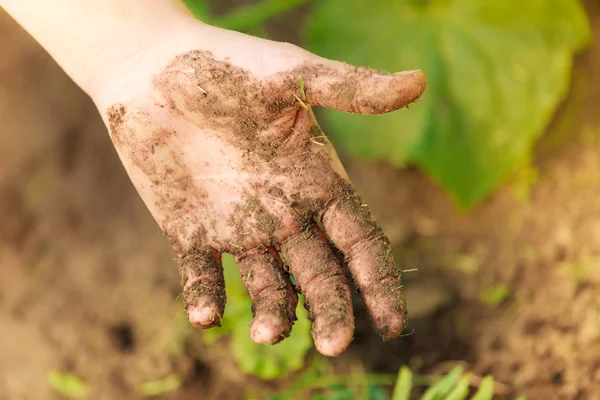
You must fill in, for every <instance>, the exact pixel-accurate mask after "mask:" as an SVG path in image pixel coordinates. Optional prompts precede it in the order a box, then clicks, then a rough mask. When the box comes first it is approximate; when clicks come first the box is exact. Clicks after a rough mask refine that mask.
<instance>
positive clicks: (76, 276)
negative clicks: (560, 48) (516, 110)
mask: <svg viewBox="0 0 600 400" xmlns="http://www.w3.org/2000/svg"><path fill="white" fill-rule="evenodd" d="M224 3H227V2H222V4H224ZM222 4H221V5H222ZM587 5H588V9H589V11H590V14H591V16H592V20H593V28H594V37H595V39H596V40H595V43H594V45H593V46H592V48H591V49H589V50H588V51H586V53H585V54H583V55H581V56H579V57H578V59H577V67H576V70H575V72H574V85H573V88H572V93H571V94H570V97H569V99H568V100H567V101H566V102H565V104H564V105H563V107H562V109H561V111H560V112H559V113H558V115H557V117H556V120H555V122H554V124H553V126H552V127H551V128H550V129H549V131H548V133H547V134H546V135H545V136H544V138H543V139H542V140H541V141H540V142H539V144H538V146H537V149H536V158H535V167H536V172H537V179H536V182H535V184H534V185H533V187H532V188H530V189H529V190H527V188H526V187H527V185H525V184H524V182H525V181H526V178H523V176H524V177H526V176H529V175H528V173H527V171H524V172H523V174H520V175H522V176H521V177H517V178H515V179H514V181H513V182H511V184H510V185H509V186H508V187H507V188H505V189H503V190H501V191H500V192H499V193H497V194H496V195H495V196H494V197H493V198H492V199H490V200H489V201H487V202H486V203H485V204H483V205H481V206H480V207H478V208H477V209H475V210H473V211H471V212H469V213H466V214H462V213H459V212H457V211H456V210H455V208H454V207H453V206H452V204H451V203H450V202H449V201H448V199H447V197H446V196H445V195H444V194H443V193H442V191H441V190H440V189H439V188H438V187H436V185H434V184H432V183H431V182H430V181H429V180H428V179H427V178H425V177H423V176H422V174H420V173H419V172H418V171H415V170H403V171H398V170H396V169H394V168H391V167H389V166H387V165H383V164H367V163H358V162H355V161H351V160H348V161H347V165H348V169H349V171H350V175H351V177H352V178H353V180H354V181H355V183H356V185H357V187H358V188H359V190H360V192H361V193H362V194H363V196H364V197H365V199H366V201H367V202H368V204H369V205H370V206H371V208H372V209H373V211H374V213H375V214H376V217H378V220H379V221H380V222H381V223H382V225H383V227H384V229H385V230H386V232H387V233H388V235H389V236H390V238H391V240H392V242H393V243H394V250H395V254H396V255H397V257H399V258H400V259H401V260H402V262H403V263H404V264H405V265H406V268H415V267H416V268H418V271H417V272H414V273H412V274H409V275H408V279H407V281H406V285H405V286H406V290H407V298H408V304H409V311H410V313H411V314H410V315H411V322H410V323H411V327H412V328H414V329H415V333H414V334H413V335H411V336H408V337H404V338H401V339H398V340H395V341H391V342H386V343H382V342H381V341H380V340H379V339H378V338H377V337H376V336H375V335H374V334H373V333H372V331H371V330H370V328H369V327H368V325H367V324H366V322H365V319H364V316H363V315H360V314H359V315H358V320H357V334H356V340H355V342H354V343H353V345H352V346H351V348H350V350H349V351H348V352H347V354H345V355H344V356H343V357H342V358H341V359H340V361H341V362H342V363H354V362H356V361H357V360H360V362H361V363H362V364H363V366H364V368H365V369H366V370H369V371H373V372H395V371H396V370H397V368H398V367H399V366H400V365H402V364H404V363H409V364H410V365H411V366H413V368H415V369H416V370H418V371H420V372H436V371H437V372H439V371H442V370H445V369H447V368H448V366H449V365H453V364H455V363H456V360H463V361H464V362H466V363H467V365H468V366H469V367H470V368H471V369H473V370H474V371H475V372H476V373H478V374H480V375H482V374H484V373H488V372H489V373H493V374H494V376H495V377H496V378H497V380H499V381H500V382H502V383H503V384H504V386H501V390H504V391H506V392H511V393H519V394H527V395H528V398H529V399H531V400H536V399H600V296H599V295H598V294H599V293H600V113H599V112H598V110H600V3H598V2H597V1H595V0H589V1H587ZM290 19H293V20H294V21H298V20H299V18H290V17H287V18H286V17H284V18H282V19H281V20H280V21H279V22H278V23H275V24H273V25H272V26H271V29H272V32H274V33H273V36H274V37H275V38H280V39H285V40H290V41H296V40H297V35H295V34H294V32H293V31H290V30H289V29H285V30H282V27H286V26H288V25H289V23H290ZM0 52H1V54H2V57H1V59H0V121H1V122H2V125H1V128H0V400H5V399H6V400H20V399H23V400H25V399H36V400H38V399H39V400H43V399H51V398H54V397H53V395H52V393H51V392H50V389H49V388H48V386H47V383H46V375H47V372H48V371H49V370H50V369H53V368H56V369H60V370H63V371H69V372H73V373H75V374H77V375H79V376H81V377H83V378H85V380H86V381H87V382H88V383H89V385H90V390H91V392H92V393H91V396H90V398H94V399H101V400H102V399H122V398H127V399H135V398H138V397H137V395H136V394H135V392H134V388H135V387H136V385H137V384H138V383H139V382H143V381H149V380H153V379H157V378H160V377H163V376H166V375H168V374H169V373H172V372H177V373H179V374H180V375H182V376H185V377H187V379H186V381H185V384H184V385H183V387H182V388H181V389H180V390H179V391H177V392H176V393H172V394H170V395H169V396H166V398H176V399H192V398H193V399H196V398H202V399H211V398H212V399H226V398H240V397H241V396H242V393H243V390H244V388H245V387H246V386H248V385H249V384H260V382H257V380H256V379H252V378H249V377H246V376H244V375H243V374H241V373H240V372H239V371H238V370H237V369H236V367H235V364H234V362H233V361H232V360H231V357H229V356H228V354H227V352H226V351H225V350H224V349H221V348H214V349H213V348H211V349H210V350H208V349H206V348H205V347H203V346H202V345H200V344H199V343H198V342H197V341H194V340H193V339H192V341H191V342H189V343H186V345H185V346H183V347H182V343H181V342H180V341H178V340H177V337H178V329H180V328H178V327H180V326H181V325H180V324H178V323H177V322H176V321H177V320H178V319H179V318H180V316H181V304H180V303H179V302H177V301H176V300H175V299H176V297H177V295H178V294H179V293H180V288H179V282H178V276H177V268H176V263H175V261H174V260H173V257H174V256H173V253H172V252H171V250H170V249H169V247H168V244H167V242H166V240H165V239H164V238H163V237H162V235H161V232H160V230H159V229H158V227H157V226H156V224H155V223H154V221H153V220H152V218H151V216H150V215H149V213H148V212H147V210H146V209H145V207H144V206H143V204H142V202H141V200H140V199H139V198H138V196H137V194H136V192H135V190H134V189H133V187H132V185H131V184H130V183H129V181H128V178H127V176H126V175H125V172H124V171H123V168H122V167H121V165H120V163H119V160H118V158H117V156H116V153H115V151H114V149H113V147H112V145H111V143H110V141H109V138H108V135H107V134H106V130H105V128H104V126H103V125H102V122H101V120H100V118H99V116H98V114H97V112H96V110H95V108H94V106H93V104H92V103H91V101H90V100H89V99H88V98H87V97H86V96H85V95H84V94H83V93H82V92H81V91H80V90H79V89H78V88H77V87H76V86H75V85H74V84H73V83H72V82H71V81H70V80H69V79H68V78H67V77H66V76H65V75H64V73H63V72H62V71H61V70H60V69H59V67H58V66H56V65H55V64H54V62H53V61H52V60H51V59H50V57H49V56H48V55H47V54H46V53H45V52H44V51H43V50H42V49H41V48H39V46H38V45H37V44H36V43H35V42H33V41H32V39H30V38H29V37H28V36H27V35H26V34H25V33H24V32H23V31H22V30H21V29H20V28H19V27H18V26H17V25H16V24H15V23H14V22H13V21H12V20H10V19H9V18H8V17H7V16H5V15H4V14H2V13H1V12H0ZM496 285H507V286H508V287H509V288H510V289H509V295H508V297H507V298H506V299H505V300H504V301H503V302H502V303H501V304H497V305H486V304H483V303H482V301H481V300H480V294H481V293H482V291H484V290H485V289H486V288H489V287H493V286H496ZM358 312H359V313H360V311H358Z"/></svg>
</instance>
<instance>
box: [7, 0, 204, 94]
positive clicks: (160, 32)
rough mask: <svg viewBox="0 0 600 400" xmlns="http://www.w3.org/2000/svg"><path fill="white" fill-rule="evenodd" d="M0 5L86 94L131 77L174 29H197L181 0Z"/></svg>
mask: <svg viewBox="0 0 600 400" xmlns="http://www.w3.org/2000/svg"><path fill="white" fill-rule="evenodd" d="M0 6H1V7H2V8H4V9H5V10H6V11H7V12H8V13H9V14H10V15H11V16H12V17H13V18H14V19H15V20H17V22H18V23H19V24H21V26H23V27H24V28H25V29H26V30H27V31H28V32H29V33H30V34H31V35H32V36H33V37H34V38H35V39H36V40H37V41H38V42H39V43H40V44H41V45H42V46H43V47H44V48H45V49H46V50H47V51H48V52H49V53H50V55H51V56H52V57H53V58H54V59H55V60H56V61H57V62H58V63H59V64H60V65H61V67H62V68H63V69H64V70H65V71H66V72H67V73H68V74H69V76H71V78H72V79H73V80H74V81H75V82H76V83H77V84H78V85H79V86H80V87H82V88H83V89H84V90H85V91H87V92H88V93H90V94H94V93H97V92H100V91H102V90H103V88H102V87H100V86H102V85H104V84H106V83H107V82H111V81H112V80H113V78H115V79H116V78H117V77H120V76H123V75H124V73H127V72H128V73H131V72H132V71H131V69H132V68H133V67H134V66H135V65H138V64H142V63H141V62H140V61H141V60H139V58H141V57H144V56H146V55H147V54H149V53H151V52H148V51H146V50H148V49H149V48H150V47H154V48H161V47H163V43H162V41H164V40H166V39H165V38H172V37H173V35H172V33H173V31H174V30H175V29H184V28H185V27H189V26H196V27H197V26H198V25H200V24H199V23H198V22H197V21H195V20H194V18H193V16H191V14H190V13H189V12H188V11H187V10H186V8H185V6H184V5H183V4H182V3H181V1H180V0H43V1H42V0H0ZM175 36H176V35H175Z"/></svg>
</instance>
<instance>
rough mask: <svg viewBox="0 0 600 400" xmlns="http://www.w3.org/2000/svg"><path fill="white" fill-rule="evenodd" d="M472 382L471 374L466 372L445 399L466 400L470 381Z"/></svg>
mask: <svg viewBox="0 0 600 400" xmlns="http://www.w3.org/2000/svg"><path fill="white" fill-rule="evenodd" d="M470 382H471V374H466V375H465V376H463V377H462V378H460V380H459V381H458V383H457V384H456V386H455V387H454V389H452V391H451V392H450V393H449V394H448V396H446V398H445V399H444V400H465V399H466V398H467V396H468V395H469V383H470Z"/></svg>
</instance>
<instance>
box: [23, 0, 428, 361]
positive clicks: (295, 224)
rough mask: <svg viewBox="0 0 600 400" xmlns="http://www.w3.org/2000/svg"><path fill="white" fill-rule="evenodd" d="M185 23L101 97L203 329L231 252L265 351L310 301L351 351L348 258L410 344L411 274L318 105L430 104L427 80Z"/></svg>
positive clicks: (373, 307) (315, 316) (328, 341)
mask: <svg viewBox="0 0 600 400" xmlns="http://www.w3.org/2000/svg"><path fill="white" fill-rule="evenodd" d="M15 4H17V3H16V2H15ZM90 4H92V3H90ZM16 7H17V6H15V8H16ZM186 23H187V24H189V26H190V28H189V29H174V30H173V31H172V32H170V33H169V34H168V35H161V37H160V40H159V41H157V42H155V43H154V44H153V45H152V46H148V47H147V48H143V49H141V50H138V51H137V52H134V53H135V54H134V55H133V56H131V57H129V58H128V59H127V62H123V63H121V65H122V67H121V69H120V70H119V69H115V70H114V71H120V79H116V78H111V80H110V81H111V83H110V84H107V85H101V86H102V89H99V86H94V88H93V89H90V90H88V92H89V93H90V94H91V95H92V98H93V99H94V101H95V102H96V105H97V106H98V107H99V109H100V111H101V114H102V116H103V118H104V120H105V122H106V123H107V125H108V127H109V131H110V136H111V138H112V140H113V143H114V145H115V147H116V149H117V152H118V153H119V156H120V158H121V160H122V162H123V164H124V165H125V168H126V169H127V172H128V173H129V176H130V177H131V180H132V181H133V183H134V185H135V186H136V188H137V190H138V192H139V194H140V195H141V197H142V198H143V200H144V202H145V203H146V205H147V206H148V208H149V210H150V211H151V213H152V215H153V216H154V218H155V219H156V221H157V222H158V224H159V225H160V227H161V228H162V230H163V231H164V233H165V235H166V236H167V237H168V239H169V240H170V242H171V244H172V246H173V248H174V250H175V252H176V254H177V257H178V261H179V265H180V272H181V277H182V285H183V293H184V299H185V311H186V313H187V316H188V319H189V320H190V322H191V323H192V324H193V325H195V326H197V327H199V328H210V327H213V326H216V325H219V322H220V320H221V318H222V316H223V313H224V312H225V286H224V279H223V271H222V266H221V254H222V253H224V252H227V253H232V254H233V255H235V257H236V260H237V264H238V267H239V272H240V274H241V277H242V279H243V281H244V284H245V285H246V288H247V290H248V293H249V294H250V297H251V298H252V301H253V312H254V320H253V323H252V325H251V327H250V335H251V337H252V339H253V340H254V341H255V342H258V343H265V344H272V343H276V342H278V341H280V340H281V339H282V338H284V337H286V336H287V335H288V334H289V333H290V330H291V328H292V324H293V321H294V320H295V308H296V304H297V294H296V292H301V293H302V294H304V296H305V299H306V305H307V308H308V310H309V316H310V318H311V321H312V322H313V328H312V335H313V338H314V342H315V345H316V347H317V349H318V351H319V352H321V353H322V354H324V355H330V356H332V355H338V354H340V353H341V352H342V351H344V350H345V349H346V348H347V346H348V345H349V343H350V342H351V340H352V338H353V332H354V318H353V312H352V301H351V290H350V287H349V282H348V279H347V277H346V274H345V272H344V269H343V267H342V262H341V259H343V260H345V262H346V263H347V265H348V268H349V270H350V273H351V275H352V277H353V280H354V283H355V285H356V288H357V289H358V292H359V293H360V294H361V296H362V298H363V301H364V303H365V305H366V307H367V310H368V314H369V316H370V319H371V322H372V324H373V327H374V329H375V330H376V331H377V332H378V333H379V334H380V335H381V336H382V337H383V338H384V339H389V338H393V337H397V336H398V335H400V334H401V332H402V330H403V328H404V326H405V318H406V308H405V303H404V296H403V294H402V284H401V279H400V278H401V277H400V275H401V271H400V269H399V268H398V266H397V265H396V264H395V263H394V260H393V257H392V255H391V254H390V247H389V242H388V240H387V238H386V236H385V235H384V233H383V232H382V230H381V229H380V228H379V227H378V225H377V224H376V223H375V221H374V220H373V218H372V216H371V213H370V212H369V209H368V207H367V205H366V204H364V203H363V202H362V201H361V199H360V197H359V195H358V194H357V193H356V191H355V189H354V188H353V187H352V185H351V183H350V181H349V179H348V177H347V175H346V173H345V172H344V169H343V167H342V165H341V163H340V161H339V159H338V157H337V155H336V154H335V151H334V149H333V147H332V146H331V143H330V142H329V140H328V139H327V137H326V136H325V134H324V133H323V131H322V130H321V128H320V127H319V125H318V124H317V121H316V120H315V117H314V115H313V112H312V110H311V106H323V107H327V108H333V109H337V110H340V111H344V112H353V113H362V114H380V113H386V112H390V111H394V110H397V109H400V108H402V107H405V106H406V105H408V104H409V103H411V102H413V101H415V100H417V99H418V98H419V96H420V95H421V93H422V92H423V90H424V89H425V78H424V76H423V74H422V73H421V72H420V71H412V72H401V73H397V74H388V73H383V72H377V71H374V70H370V69H367V68H357V67H353V66H349V65H346V64H343V63H339V62H334V61H330V60H326V59H323V58H320V57H317V56H315V55H313V54H310V53H308V52H306V51H304V50H302V49H300V48H298V47H295V46H292V45H289V44H283V43H276V42H271V41H267V40H262V39H258V38H254V37H251V36H246V35H242V34H238V33H235V32H231V31H225V30H221V29H218V28H214V27H211V26H207V25H204V24H202V23H199V22H196V21H194V22H193V23H192V22H186ZM169 35H170V36H169ZM48 47H51V46H48ZM90 56H92V55H90ZM100 61H101V60H100ZM73 75H75V79H76V80H77V75H76V74H75V73H73ZM82 76H83V75H82ZM114 76H116V75H114ZM92 86H93V85H91V84H90V87H92ZM342 134H343V132H342ZM368 134H369V133H368V132H365V135H368ZM290 275H291V276H292V277H293V280H294V282H295V286H294V285H293V284H292V281H291V279H290Z"/></svg>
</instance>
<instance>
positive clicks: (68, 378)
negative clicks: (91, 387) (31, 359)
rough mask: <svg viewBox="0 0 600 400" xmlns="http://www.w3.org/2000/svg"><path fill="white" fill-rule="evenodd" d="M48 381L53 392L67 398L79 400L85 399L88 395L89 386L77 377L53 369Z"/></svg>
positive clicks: (49, 373)
mask: <svg viewBox="0 0 600 400" xmlns="http://www.w3.org/2000/svg"><path fill="white" fill-rule="evenodd" d="M47 379H48V384H49V385H50V387H51V388H52V390H54V391H55V392H56V393H58V394H61V395H63V396H65V397H69V398H74V399H78V398H82V397H85V396H86V395H87V393H88V388H87V384H86V383H85V381H84V380H83V379H81V378H79V377H78V376H76V375H73V374H67V373H64V372H60V371H57V370H54V369H53V370H50V371H49V372H48V377H47Z"/></svg>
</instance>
